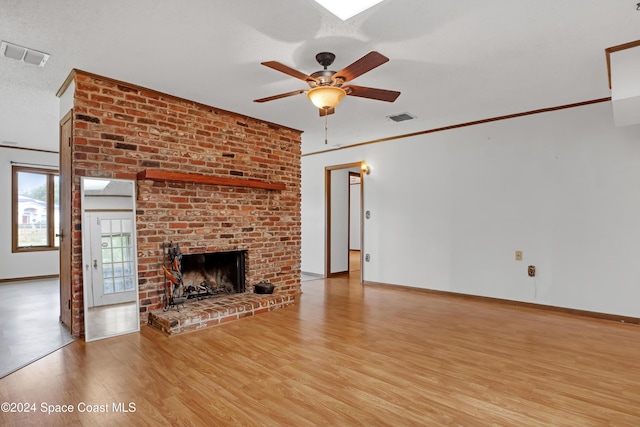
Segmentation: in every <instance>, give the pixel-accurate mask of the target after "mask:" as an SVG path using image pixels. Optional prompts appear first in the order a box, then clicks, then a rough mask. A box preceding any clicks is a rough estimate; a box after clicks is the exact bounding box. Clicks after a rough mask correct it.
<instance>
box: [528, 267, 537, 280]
mask: <svg viewBox="0 0 640 427" xmlns="http://www.w3.org/2000/svg"><path fill="white" fill-rule="evenodd" d="M527 272H528V273H529V277H536V266H535V265H530V266H529V268H528V270H527Z"/></svg>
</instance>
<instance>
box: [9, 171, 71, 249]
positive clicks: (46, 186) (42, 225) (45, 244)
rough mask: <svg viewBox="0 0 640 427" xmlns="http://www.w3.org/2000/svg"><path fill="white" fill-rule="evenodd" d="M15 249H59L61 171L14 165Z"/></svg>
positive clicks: (13, 211)
mask: <svg viewBox="0 0 640 427" xmlns="http://www.w3.org/2000/svg"><path fill="white" fill-rule="evenodd" d="M12 184H13V185H12V208H13V210H12V221H13V223H12V227H11V228H12V239H11V240H12V246H13V248H12V250H13V252H30V251H46V250H56V249H58V247H59V246H60V237H58V234H60V202H59V200H60V185H59V184H60V180H59V177H58V171H57V170H49V169H37V168H29V167H23V166H13V168H12Z"/></svg>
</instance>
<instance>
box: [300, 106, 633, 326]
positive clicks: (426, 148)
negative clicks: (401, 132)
mask: <svg viewBox="0 0 640 427" xmlns="http://www.w3.org/2000/svg"><path fill="white" fill-rule="evenodd" d="M360 160H365V161H366V162H367V163H368V164H369V165H371V168H372V172H371V174H370V175H366V176H365V178H364V181H363V182H364V209H365V210H370V211H371V219H369V220H365V223H364V229H363V233H364V247H363V254H365V253H370V254H371V261H370V262H365V263H364V272H363V273H364V280H365V281H370V282H379V283H387V284H398V285H406V286H415V287H420V288H428V289H436V290H444V291H451V292H459V293H467V294H473V295H482V296H490V297H495V298H504V299H509V300H516V301H524V302H534V303H539V304H547V305H553V306H559V307H568V308H575V309H581V310H588V311H597V312H603V313H611V314H618V315H625V316H632V317H640V304H638V301H640V273H639V272H638V268H637V265H638V260H640V126H629V127H624V128H615V127H614V126H613V113H612V109H611V103H599V104H593V105H588V106H583V107H578V108H573V109H568V110H561V111H556V112H549V113H543V114H537V115H532V116H526V117H520V118H515V119H510V120H503V121H498V122H493V123H487V124H482V125H477V126H472V127H466V128H460V129H455V130H450V131H446V132H438V133H433V134H428V135H422V136H417V137H413V138H406V139H400V140H395V141H391V142H384V143H379V144H370V145H365V146H361V147H355V148H350V149H344V150H338V151H333V152H329V153H325V154H319V155H311V156H305V157H303V161H302V172H303V173H302V200H303V202H302V206H303V210H302V227H303V230H302V231H303V235H302V236H303V242H302V270H303V271H306V272H310V273H322V272H323V265H324V247H323V236H322V234H321V233H322V232H323V230H324V228H323V227H322V224H323V223H324V217H323V216H321V215H318V213H323V212H324V208H323V197H324V189H323V188H322V182H323V179H322V176H323V173H324V167H325V166H327V165H336V164H344V163H349V162H354V161H360ZM311 207H313V208H315V209H316V212H315V213H311V212H310V210H309V209H310V208H311ZM516 250H522V251H523V260H522V261H515V257H514V254H515V251H516ZM529 264H533V265H535V266H536V268H537V273H538V274H537V277H536V278H535V279H532V278H529V277H528V276H527V265H529Z"/></svg>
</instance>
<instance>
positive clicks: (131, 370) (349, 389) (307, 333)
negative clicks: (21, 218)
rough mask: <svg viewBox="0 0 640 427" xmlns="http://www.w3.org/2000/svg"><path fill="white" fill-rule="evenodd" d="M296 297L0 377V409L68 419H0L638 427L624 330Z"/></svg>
mask: <svg viewBox="0 0 640 427" xmlns="http://www.w3.org/2000/svg"><path fill="white" fill-rule="evenodd" d="M303 292H304V294H303V295H302V297H301V299H300V301H299V303H298V304H296V305H295V306H290V307H288V308H285V309H282V310H278V311H273V312H269V313H266V314H261V315H259V316H255V317H250V318H245V319H242V320H240V321H237V322H233V323H228V324H223V325H221V326H219V327H216V328H212V329H208V330H202V331H198V332H194V333H191V334H186V335H181V336H176V337H173V338H167V337H165V336H164V335H163V334H162V333H160V332H158V331H156V330H153V329H151V328H149V327H146V326H145V327H143V328H142V330H141V332H140V333H139V334H130V335H124V336H121V337H116V338H110V339H107V340H103V341H96V342H92V343H84V342H83V341H77V342H74V343H72V344H70V345H68V346H66V347H64V348H62V349H60V350H58V351H56V352H55V353H53V354H51V355H49V356H47V357H45V358H43V359H40V360H39V361H37V362H35V363H34V364H32V365H30V366H28V367H26V368H24V369H22V370H20V371H18V372H15V373H13V374H11V375H9V376H8V377H5V378H4V379H2V380H0V402H5V401H6V402H22V403H27V402H33V403H35V404H36V406H37V408H36V409H37V411H40V409H41V406H40V405H41V404H42V403H43V402H45V403H47V404H70V405H74V410H75V412H74V413H72V414H52V415H45V414H42V413H36V414H15V413H0V425H2V426H7V425H11V426H25V425H67V426H69V425H87V426H89V425H91V426H93V425H104V426H113V425H119V426H126V425H131V426H134V425H135V426H143V425H150V426H151V425H153V426H161V425H167V426H168V425H194V426H359V425H362V426H438V425H446V426H449V425H463V426H489V425H499V426H572V427H575V426H580V427H583V426H605V425H613V426H638V425H640V362H639V360H640V327H639V326H638V325H630V324H623V323H616V322H613V321H607V320H598V319H591V318H586V317H573V316H571V315H567V314H562V313H554V312H546V311H541V310H535V309H527V308H519V307H514V306H507V305H499V304H493V303H490V302H481V301H470V300H465V299H459V298H455V297H448V296H440V295H430V294H427V293H421V292H416V291H410V290H395V289H388V288H383V287H364V288H362V287H361V286H360V285H358V283H357V281H356V280H352V281H349V280H348V279H346V278H334V279H330V280H314V281H307V282H304V283H303ZM118 402H122V403H124V404H125V405H128V403H129V402H132V403H134V404H135V410H136V411H135V412H133V413H132V412H129V413H114V412H113V407H112V405H113V404H114V403H116V404H117V403H118ZM84 404H89V405H105V404H106V405H107V409H109V412H108V413H78V408H80V409H82V408H84V406H83V405H84ZM127 407H128V406H127ZM97 409H100V407H97Z"/></svg>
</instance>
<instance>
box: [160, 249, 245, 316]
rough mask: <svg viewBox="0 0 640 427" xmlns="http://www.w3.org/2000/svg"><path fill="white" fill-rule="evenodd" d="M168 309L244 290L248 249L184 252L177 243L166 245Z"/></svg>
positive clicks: (166, 304)
mask: <svg viewBox="0 0 640 427" xmlns="http://www.w3.org/2000/svg"><path fill="white" fill-rule="evenodd" d="M163 253H164V265H163V266H162V270H163V271H164V275H165V281H166V283H165V296H166V298H165V301H166V303H165V309H166V308H168V307H170V306H175V305H178V304H183V303H185V302H186V301H187V300H189V299H204V298H212V297H216V296H222V295H228V294H234V293H242V292H244V291H245V258H246V254H247V251H230V252H210V253H204V254H182V252H181V251H180V246H179V245H178V244H176V245H173V244H172V243H170V244H169V245H168V246H165V245H163Z"/></svg>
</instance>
